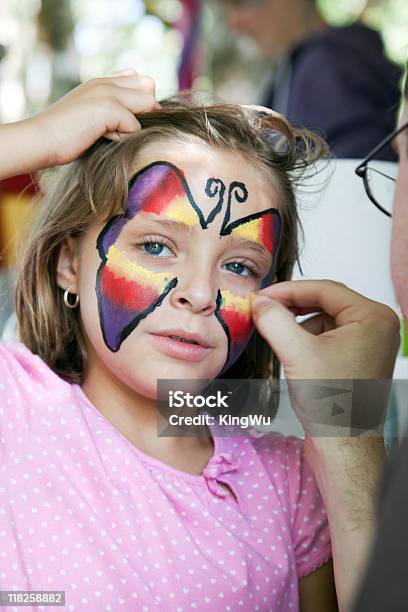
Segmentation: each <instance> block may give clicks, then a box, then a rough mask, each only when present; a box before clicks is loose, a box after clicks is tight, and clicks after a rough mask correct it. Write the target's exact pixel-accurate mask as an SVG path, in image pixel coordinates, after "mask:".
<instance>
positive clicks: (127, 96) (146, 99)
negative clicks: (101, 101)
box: [112, 87, 156, 114]
mask: <svg viewBox="0 0 408 612" xmlns="http://www.w3.org/2000/svg"><path fill="white" fill-rule="evenodd" d="M112 93H113V97H114V98H115V99H116V101H117V102H119V103H120V104H121V105H122V106H124V107H125V108H127V109H128V110H130V111H131V112H132V113H134V114H137V113H143V112H146V111H150V110H153V109H154V108H155V106H156V100H155V99H154V97H153V96H152V95H150V94H147V93H141V92H140V91H139V92H137V91H135V90H134V89H129V88H127V87H117V88H114V90H113V92H112Z"/></svg>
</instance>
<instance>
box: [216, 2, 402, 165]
mask: <svg viewBox="0 0 408 612" xmlns="http://www.w3.org/2000/svg"><path fill="white" fill-rule="evenodd" d="M220 2H221V3H222V5H223V6H224V7H225V10H226V17H227V25H228V27H229V28H230V29H231V30H232V31H233V32H236V33H238V34H245V35H247V36H249V37H251V38H252V39H254V40H255V42H256V43H257V46H258V47H259V50H260V52H261V53H262V55H263V56H264V57H265V58H271V59H272V60H273V61H274V62H276V70H275V73H274V77H273V81H272V84H271V87H270V89H269V91H268V92H267V94H266V96H265V99H264V100H263V101H262V104H264V105H265V106H268V107H269V108H271V109H274V110H276V111H278V112H280V113H282V114H283V115H284V116H285V117H287V118H288V119H289V120H290V121H291V122H294V123H295V124H298V125H303V126H305V127H308V128H309V129H313V130H317V131H321V132H322V134H323V136H324V137H325V139H326V140H327V142H328V143H329V145H330V147H331V150H332V152H333V153H334V154H335V156H336V157H339V158H363V157H364V156H365V154H366V152H367V151H368V150H370V149H371V148H373V147H374V146H375V144H376V143H377V142H379V141H380V140H381V139H382V138H384V137H385V136H386V135H387V134H388V133H389V132H390V131H391V130H392V129H393V126H394V123H395V117H396V111H397V109H398V105H399V97H400V94H399V91H400V89H399V81H400V77H401V72H400V69H399V68H398V67H397V66H396V65H394V64H393V63H391V62H390V61H389V60H388V59H387V58H386V56H385V54H384V47H383V44H382V41H381V38H380V35H379V34H378V33H377V32H376V31H374V30H372V29H370V28H368V27H367V26H365V25H363V24H362V23H359V22H356V23H354V24H352V25H348V26H342V27H329V25H328V24H327V23H326V22H325V21H324V19H323V18H322V16H321V15H320V13H319V10H318V8H317V4H316V2H315V0H220ZM379 159H383V160H395V153H394V152H393V151H392V149H391V148H390V147H386V148H384V149H383V150H382V151H381V154H380V157H379Z"/></svg>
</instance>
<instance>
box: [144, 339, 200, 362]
mask: <svg viewBox="0 0 408 612" xmlns="http://www.w3.org/2000/svg"><path fill="white" fill-rule="evenodd" d="M150 335H151V336H152V337H153V342H154V343H155V345H156V346H158V347H159V349H160V350H162V351H163V352H164V353H167V355H171V356H172V357H175V358H176V359H181V360H184V361H201V360H202V359H204V358H205V357H206V356H207V355H208V352H209V351H210V349H209V348H206V347H204V346H201V345H200V344H190V343H187V342H181V341H180V340H175V339H174V338H170V337H169V336H161V335H160V334H150Z"/></svg>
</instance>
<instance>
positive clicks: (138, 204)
mask: <svg viewBox="0 0 408 612" xmlns="http://www.w3.org/2000/svg"><path fill="white" fill-rule="evenodd" d="M225 191H226V188H225V185H224V183H223V182H222V181H221V180H220V179H216V178H209V179H208V181H207V184H206V189H205V193H206V195H207V196H208V197H211V198H217V200H218V201H217V203H216V204H215V206H214V207H213V209H212V210H211V211H210V213H209V215H208V216H207V218H205V217H204V215H203V213H202V211H201V209H200V208H199V206H198V205H197V204H196V202H195V200H194V198H193V196H192V194H191V191H190V189H189V186H188V184H187V181H186V179H185V177H184V174H183V172H182V171H181V170H180V169H178V168H176V166H173V165H172V164H170V163H168V162H155V163H153V164H150V165H149V166H147V167H146V168H144V169H143V170H141V171H140V172H139V173H137V174H136V175H135V177H133V179H132V180H131V181H130V183H129V195H128V205H127V208H126V211H125V214H124V215H121V216H118V217H115V218H113V219H111V220H110V221H109V222H108V223H107V224H106V226H105V227H104V229H103V230H102V232H101V233H100V234H99V236H98V240H97V249H98V252H99V255H100V257H101V260H102V263H101V265H100V266H99V269H98V273H97V282H96V292H97V297H98V307H99V317H100V322H101V328H102V333H103V337H104V340H105V343H106V345H107V346H108V348H109V349H110V350H111V351H113V352H116V351H118V350H119V348H120V346H121V344H122V342H123V341H124V340H125V339H126V338H127V336H128V335H129V334H130V333H131V332H132V331H133V330H134V329H135V327H136V326H137V324H138V323H139V321H140V320H141V319H143V318H144V317H146V316H147V315H148V314H149V313H151V312H153V310H155V308H157V307H158V306H159V305H160V304H161V303H162V301H163V300H164V298H165V297H166V296H167V294H168V293H169V292H170V291H171V290H172V289H173V288H174V287H176V285H177V278H171V275H170V274H169V273H166V272H154V271H151V270H147V269H145V268H144V267H143V266H140V265H138V264H136V263H135V262H134V261H131V260H129V259H128V257H127V255H126V254H125V253H124V252H123V251H121V250H120V249H119V248H118V246H117V244H116V243H117V240H118V238H119V236H120V233H121V231H122V230H123V228H124V227H125V225H126V224H127V223H128V222H129V221H130V220H131V219H133V217H134V216H135V215H136V214H137V213H138V212H141V211H143V212H145V213H150V214H157V215H166V216H167V217H170V218H173V219H175V220H178V221H182V222H183V223H186V224H187V225H190V226H196V225H198V224H199V225H200V226H201V228H202V229H205V228H206V227H208V225H209V224H210V223H211V222H212V221H213V220H214V218H215V217H216V216H217V215H218V214H219V213H220V212H221V209H222V206H223V202H224V195H225ZM233 195H234V196H235V198H236V200H237V201H238V203H244V202H245V201H246V200H247V198H248V191H247V189H246V187H245V185H244V184H243V183H238V182H235V181H234V182H232V183H231V184H230V186H229V190H228V202H227V207H226V211H225V215H224V219H223V222H222V225H221V230H220V236H225V235H228V234H231V233H233V234H237V235H239V236H241V237H244V238H248V239H250V240H253V241H255V242H258V243H259V244H262V245H263V246H264V247H265V248H266V249H267V250H268V251H269V252H270V253H271V255H272V259H273V261H274V259H275V257H276V252H277V248H278V244H279V235H280V216H279V213H278V211H277V210H276V209H274V208H270V209H268V210H266V211H263V212H261V213H255V214H253V215H247V216H244V217H242V218H240V219H238V220H236V221H233V222H231V223H230V222H229V219H230V209H231V200H232V196H233ZM272 278H273V265H272V266H271V270H270V273H268V276H267V278H265V279H264V281H263V284H262V286H267V285H268V284H270V282H271V280H272ZM214 314H215V316H216V318H217V319H218V321H219V322H220V324H221V326H222V327H223V329H224V331H225V333H226V335H227V339H228V352H227V359H226V361H225V364H224V367H223V369H222V372H224V371H225V370H226V369H228V368H229V367H230V366H231V365H232V364H233V363H234V362H235V361H236V360H237V359H238V357H239V355H240V354H241V353H242V351H243V349H244V348H245V346H246V344H247V342H248V340H249V338H250V336H251V334H252V332H253V329H254V326H253V323H252V320H251V315H250V302H249V298H243V297H240V296H237V295H234V294H233V293H231V292H230V291H221V290H218V294H217V300H216V309H215V312H214Z"/></svg>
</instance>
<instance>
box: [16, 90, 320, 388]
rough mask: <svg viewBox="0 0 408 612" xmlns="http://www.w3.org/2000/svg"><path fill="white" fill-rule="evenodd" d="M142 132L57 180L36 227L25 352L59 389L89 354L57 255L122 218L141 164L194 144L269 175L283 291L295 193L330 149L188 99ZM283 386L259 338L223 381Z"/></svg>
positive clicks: (254, 117)
mask: <svg viewBox="0 0 408 612" xmlns="http://www.w3.org/2000/svg"><path fill="white" fill-rule="evenodd" d="M137 118H138V120H139V121H140V123H141V126H142V130H141V131H139V132H137V133H135V134H132V135H130V136H128V137H126V138H125V139H123V140H122V141H120V142H112V141H108V140H106V139H100V140H99V141H98V142H96V143H95V144H94V145H93V146H92V147H91V148H90V149H88V150H87V151H86V152H85V154H84V155H83V156H82V157H81V158H80V159H78V160H76V161H75V162H72V163H70V164H68V165H67V166H65V167H63V168H61V169H59V170H58V172H57V176H56V177H55V178H54V180H53V181H52V185H51V186H50V187H49V188H48V190H47V192H46V194H45V196H44V197H43V198H42V201H41V206H40V211H39V214H38V216H37V218H36V224H35V226H34V227H33V229H32V232H31V236H30V238H29V240H28V243H27V245H26V250H25V254H24V256H23V258H22V260H21V271H20V274H19V277H18V281H17V287H16V311H17V317H18V323H19V333H20V338H21V340H22V342H24V344H25V345H26V346H27V347H28V348H29V349H30V350H31V351H32V352H33V353H35V354H38V355H39V356H40V357H41V358H42V359H43V360H44V361H45V362H46V363H47V364H48V366H49V367H50V368H51V369H52V370H53V371H54V372H56V373H57V374H58V375H59V376H60V377H62V378H63V379H65V380H67V381H69V382H72V383H80V382H81V381H82V377H83V372H84V364H85V363H86V359H87V348H86V342H85V337H84V333H83V330H82V325H81V320H80V316H79V309H74V310H72V309H69V308H67V307H66V306H65V305H64V302H63V291H62V290H61V289H60V288H59V287H58V285H57V280H56V270H57V262H58V257H59V253H60V249H61V245H62V244H63V242H64V240H65V239H66V237H67V236H74V237H79V236H81V235H83V234H84V233H86V232H87V230H88V228H89V227H90V225H91V224H92V223H94V222H95V221H96V220H99V221H103V220H106V221H107V220H108V219H109V218H110V217H112V216H113V215H117V214H121V213H124V212H125V208H126V204H127V194H128V182H129V180H130V179H131V177H132V176H133V175H134V173H135V170H134V168H135V160H137V156H138V154H139V153H140V152H141V151H142V150H143V147H145V146H146V145H147V144H150V143H152V142H155V141H163V140H173V139H179V140H181V141H183V140H186V139H191V138H193V139H198V140H200V141H202V142H204V143H207V144H208V145H210V146H213V147H217V148H220V149H225V150H229V151H235V152H239V153H240V154H241V155H243V156H244V157H245V158H246V159H247V160H248V162H249V163H250V164H252V165H253V166H254V167H255V168H257V169H259V171H260V172H262V173H263V176H264V177H265V180H266V182H267V183H269V184H270V186H271V188H272V189H274V190H275V191H276V192H277V193H278V197H279V209H280V214H281V219H282V234H281V243H280V248H279V250H278V255H277V261H276V267H275V269H276V276H277V281H278V282H279V281H283V280H288V279H290V277H291V274H292V270H293V266H294V264H295V262H296V261H297V259H298V250H299V242H298V231H299V228H300V224H299V218H298V212H297V206H296V199H295V188H296V185H297V184H298V182H299V180H301V179H302V177H303V176H304V172H305V170H306V168H308V167H309V166H311V165H312V164H313V163H314V162H315V161H316V160H317V159H319V158H321V157H323V156H327V154H328V149H327V146H326V144H325V143H324V141H323V140H322V139H321V138H320V137H318V136H316V135H314V134H312V133H311V132H309V131H307V130H301V129H295V128H293V127H292V126H290V125H289V123H288V122H287V121H286V120H285V119H283V118H282V117H280V116H276V115H272V114H265V113H260V112H259V111H256V110H251V109H249V108H243V107H240V106H234V105H229V104H228V105H226V104H216V105H209V106H206V107H204V106H202V105H197V104H195V103H193V102H188V101H186V99H185V98H183V99H182V100H181V99H174V98H173V99H170V100H167V101H163V102H162V108H161V109H159V110H155V111H152V112H148V113H144V114H141V115H138V116H137ZM278 376H279V364H278V362H277V360H276V359H275V358H274V356H273V355H272V353H271V350H270V347H269V345H268V344H267V343H266V342H265V341H264V340H263V338H262V337H261V336H260V334H258V332H257V331H256V330H255V332H254V334H253V336H252V338H251V340H250V341H249V343H248V345H247V347H246V348H245V350H244V351H243V353H242V355H241V356H240V358H239V359H238V360H237V361H236V363H235V364H233V366H232V367H231V368H230V369H229V370H228V371H227V372H225V373H224V375H223V376H222V377H224V378H225V377H227V378H268V377H270V378H271V379H273V378H276V377H278Z"/></svg>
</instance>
